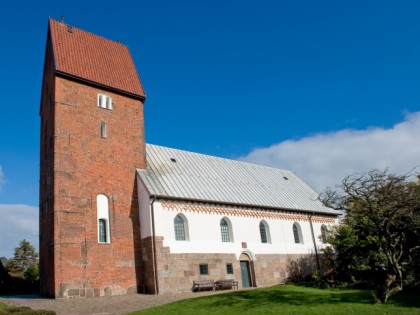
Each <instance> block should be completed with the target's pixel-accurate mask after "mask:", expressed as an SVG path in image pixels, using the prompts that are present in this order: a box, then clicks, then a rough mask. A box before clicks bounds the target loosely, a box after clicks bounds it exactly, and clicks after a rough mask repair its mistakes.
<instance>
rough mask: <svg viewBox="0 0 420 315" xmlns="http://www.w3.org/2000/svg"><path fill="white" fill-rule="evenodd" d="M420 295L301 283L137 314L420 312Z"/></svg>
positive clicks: (376, 314)
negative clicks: (388, 295) (386, 297)
mask: <svg viewBox="0 0 420 315" xmlns="http://www.w3.org/2000/svg"><path fill="white" fill-rule="evenodd" d="M419 300H420V297H418V296H415V295H414V294H412V295H409V294H404V295H403V294H400V295H398V296H395V297H394V298H393V299H391V300H390V301H389V302H388V304H386V305H381V304H375V303H374V302H373V297H372V296H371V294H370V292H369V291H366V290H341V289H316V288H308V287H302V286H297V285H279V286H274V287H271V288H264V289H256V290H247V291H237V292H231V293H226V294H218V295H213V296H206V297H201V298H195V299H188V300H183V301H179V302H174V303H170V304H166V305H162V306H159V307H154V308H151V309H147V310H143V311H137V312H132V313H130V315H135V314H142V315H143V314H183V315H184V314H187V315H188V314H194V315H200V314H229V315H230V314H241V315H244V314H281V315H289V314H290V315H292V314H299V315H301V314H307V315H318V314H319V315H328V314H334V315H341V314H342V315H349V314H355V315H356V314H357V315H359V314H363V315H368V314H369V315H370V314H372V315H394V314H404V315H414V314H418V315H420V302H419Z"/></svg>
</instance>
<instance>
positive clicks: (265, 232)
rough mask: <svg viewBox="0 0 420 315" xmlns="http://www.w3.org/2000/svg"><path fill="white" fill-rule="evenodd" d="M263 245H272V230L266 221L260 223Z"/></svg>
mask: <svg viewBox="0 0 420 315" xmlns="http://www.w3.org/2000/svg"><path fill="white" fill-rule="evenodd" d="M260 236H261V243H271V238H270V228H269V227H268V224H267V222H265V221H264V220H263V221H261V222H260Z"/></svg>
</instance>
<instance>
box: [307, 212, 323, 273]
mask: <svg viewBox="0 0 420 315" xmlns="http://www.w3.org/2000/svg"><path fill="white" fill-rule="evenodd" d="M312 216H313V214H312V215H308V218H309V224H310V226H311V234H312V241H313V242H314V249H315V257H316V265H317V267H318V272H319V275H321V265H320V264H319V257H318V249H317V247H316V242H315V234H314V227H313V225H312Z"/></svg>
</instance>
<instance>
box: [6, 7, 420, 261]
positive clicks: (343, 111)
mask: <svg viewBox="0 0 420 315" xmlns="http://www.w3.org/2000/svg"><path fill="white" fill-rule="evenodd" d="M419 14H420V2H418V1H399V2H397V1H354V0H353V1H295V0H290V1H280V0H279V1H264V0H262V1H258V2H256V1H246V0H242V1H234V0H225V1H220V0H212V1H193V0H190V1H184V0H179V1H169V0H168V1H159V0H157V1H134V0H132V1H126V0H120V1H118V2H115V1H106V0H102V1H96V0H95V1H80V0H73V1H61V0H54V1H52V0H50V1H46V0H38V1H30V0H25V1H7V2H6V3H4V4H2V10H1V12H0V29H1V35H2V36H1V43H2V44H1V45H2V46H1V47H2V49H1V50H0V69H1V74H2V76H1V85H0V89H1V92H2V93H1V95H2V107H1V108H2V112H1V115H0V128H1V129H0V215H1V216H2V218H3V220H2V222H1V223H0V237H1V238H2V242H1V243H0V257H1V256H7V257H10V256H11V255H12V252H13V248H14V247H16V246H17V245H18V243H19V240H20V239H22V238H27V239H30V240H31V241H33V242H34V243H36V242H37V233H38V227H37V224H38V223H37V207H38V180H39V178H38V177H39V134H40V131H39V121H40V120H39V115H38V112H39V102H40V93H41V82H42V69H43V62H44V53H45V43H46V32H47V20H48V17H52V18H55V19H61V16H62V15H64V16H65V22H66V23H68V24H70V25H73V26H75V27H78V28H81V29H84V30H87V31H90V32H92V33H95V34H98V35H101V36H103V37H106V38H109V39H112V40H121V42H123V43H125V44H127V45H128V46H129V48H130V50H131V54H132V56H133V59H134V62H135V64H136V67H137V70H138V72H139V74H140V78H141V80H142V83H143V85H144V88H145V90H146V93H147V101H146V105H145V119H146V139H147V142H149V143H153V144H159V145H164V146H169V147H175V148H179V149H185V150H191V151H195V152H200V153H205V154H211V155H216V156H222V157H227V158H233V159H241V160H246V161H251V162H255V163H260V164H266V165H271V166H276V167H280V168H286V169H290V170H292V171H295V172H297V173H298V174H299V175H300V176H301V177H302V178H303V179H304V180H306V181H307V182H308V183H309V184H311V185H312V186H313V187H314V188H315V189H317V190H318V191H322V190H323V189H324V188H325V187H326V186H331V185H334V184H337V183H339V181H340V180H341V179H342V178H343V176H345V175H346V174H349V173H352V172H356V171H363V170H369V169H372V168H386V167H388V168H390V170H392V171H395V172H406V171H409V170H410V169H412V168H413V167H415V166H416V165H419V164H420V143H419V142H420V141H419V140H418V139H417V138H418V137H417V135H418V134H419V132H420V113H419V109H420V106H419V105H420V37H419V35H418V33H419V30H420V19H419V18H418V16H419ZM1 231H3V232H1ZM1 234H3V235H1Z"/></svg>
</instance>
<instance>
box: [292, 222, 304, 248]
mask: <svg viewBox="0 0 420 315" xmlns="http://www.w3.org/2000/svg"><path fill="white" fill-rule="evenodd" d="M293 236H294V238H295V243H296V244H303V239H302V231H301V229H300V225H299V224H298V223H296V222H295V223H293Z"/></svg>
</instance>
